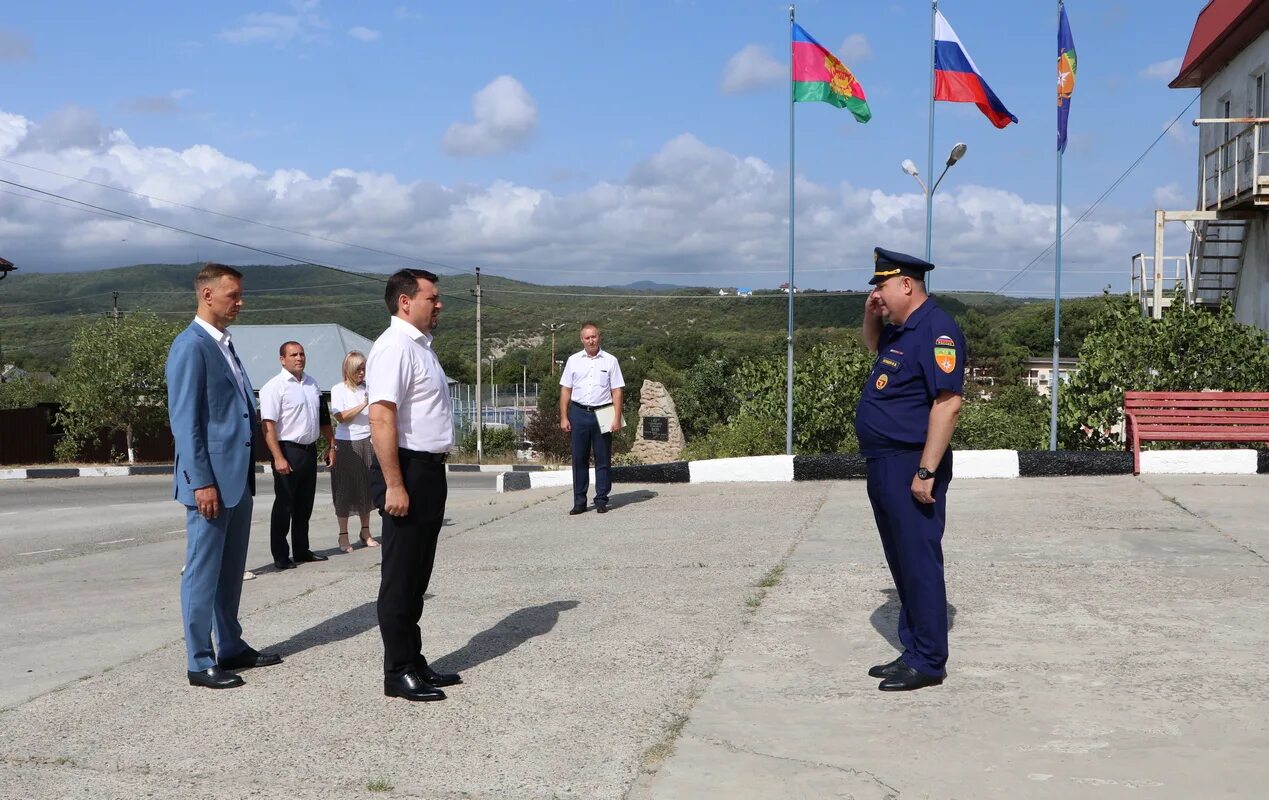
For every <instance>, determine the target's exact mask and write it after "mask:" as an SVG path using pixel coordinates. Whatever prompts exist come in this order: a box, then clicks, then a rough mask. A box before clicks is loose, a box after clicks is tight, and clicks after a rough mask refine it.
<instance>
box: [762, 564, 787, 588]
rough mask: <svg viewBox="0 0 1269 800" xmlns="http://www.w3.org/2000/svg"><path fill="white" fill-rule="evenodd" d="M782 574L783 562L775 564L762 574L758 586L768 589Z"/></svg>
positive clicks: (776, 582)
mask: <svg viewBox="0 0 1269 800" xmlns="http://www.w3.org/2000/svg"><path fill="white" fill-rule="evenodd" d="M783 575H784V564H776V565H775V566H774V567H772V568H771V569H769V570H767V574H766V575H763V576H762V580H760V581H758V588H760V589H770V588H771V587H772V586H775V585H777V584H779V583H780V578H781V577H782V576H783Z"/></svg>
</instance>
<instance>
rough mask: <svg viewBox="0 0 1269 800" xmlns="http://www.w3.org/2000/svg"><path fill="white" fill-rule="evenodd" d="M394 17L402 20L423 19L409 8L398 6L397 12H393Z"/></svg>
mask: <svg viewBox="0 0 1269 800" xmlns="http://www.w3.org/2000/svg"><path fill="white" fill-rule="evenodd" d="M393 16H395V17H396V18H397V19H401V20H406V19H423V15H422V14H420V13H419V12H417V11H415V10H414V9H412V8H410V7H409V6H397V8H396V11H394V12H393Z"/></svg>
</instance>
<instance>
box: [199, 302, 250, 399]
mask: <svg viewBox="0 0 1269 800" xmlns="http://www.w3.org/2000/svg"><path fill="white" fill-rule="evenodd" d="M194 322H196V323H198V324H199V325H200V326H202V328H203V330H205V331H207V335H208V336H210V337H212V340H213V341H214V342H216V346H217V347H219V348H220V354H221V355H222V356H224V357H225V363H226V364H228V365H229V372H230V373H232V374H233V376H234V380H236V381H238V391H240V392H242V396H243V397H246V396H247V387H246V385H244V384H243V382H242V371H241V370H239V369H238V362H236V361H235V360H234V354H233V353H231V352H230V351H229V343H230V342H231V341H233V337H232V336H230V335H229V331H222V330H217V329H216V326H215V325H213V324H211V323H210V322H208V321H207V320H205V319H203V318H202V317H194Z"/></svg>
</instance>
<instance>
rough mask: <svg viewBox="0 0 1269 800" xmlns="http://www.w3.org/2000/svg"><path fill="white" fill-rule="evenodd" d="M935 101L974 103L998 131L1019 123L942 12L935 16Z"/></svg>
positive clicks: (936, 13) (935, 13) (936, 12)
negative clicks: (979, 69) (988, 83)
mask: <svg viewBox="0 0 1269 800" xmlns="http://www.w3.org/2000/svg"><path fill="white" fill-rule="evenodd" d="M934 99H935V100H946V101H947V102H949V103H973V104H974V105H976V106H978V109H979V110H980V111H982V112H983V113H984V114H986V115H987V119H989V120H991V124H992V125H995V126H996V127H997V128H1003V127H1005V126H1006V125H1008V124H1009V123H1011V122H1017V121H1018V118H1017V117H1015V116H1014V115H1013V114H1010V113H1009V109H1007V108H1005V104H1004V103H1002V102H1000V98H999V97H996V93H995V92H993V91H992V90H991V87H990V86H988V85H987V81H985V80H983V75H982V73H981V72H979V71H978V66H977V65H976V64H975V63H974V59H972V58H970V57H969V53H968V52H967V51H966V50H965V46H964V45H962V44H961V40H960V38H959V37H958V36H957V35H956V31H954V30H952V26H951V25H949V24H947V18H946V17H944V16H943V12H942V11H935V12H934Z"/></svg>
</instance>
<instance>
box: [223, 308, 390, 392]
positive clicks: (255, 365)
mask: <svg viewBox="0 0 1269 800" xmlns="http://www.w3.org/2000/svg"><path fill="white" fill-rule="evenodd" d="M229 333H230V334H232V335H233V339H234V350H235V351H237V353H238V358H240V359H241V360H242V366H243V368H244V369H246V370H247V377H249V378H250V379H251V385H252V386H253V387H255V390H256V391H257V392H259V391H260V387H261V386H264V384H265V383H266V382H267V381H268V380H269V379H270V378H272V377H273V376H274V375H277V374H278V373H279V372H281V371H282V362H280V361H279V360H278V348H280V347H281V346H282V343H283V342H299V343H300V344H302V345H304V356H305V362H306V363H305V365H304V371H305V372H306V373H308V374H309V375H311V376H312V378H313V380H315V381H317V385H318V386H319V387H320V388H321V390H322V392H323V393H328V392H330V387H332V386H334V385H335V384H337V383H339V382H340V381H342V380H343V379H344V375H343V366H344V356H345V355H347V354H348V353H349V351H352V350H359V351H361V352H362V353H364V354H366V355H370V346H371V345H373V344H374V342H372V341H370V340H369V339H367V338H366V337H364V336H362V335H361V334H358V333H354V332H352V331H350V330H348V329H347V328H345V327H344V326H342V325H335V324H334V323H327V324H320V325H234V326H232V327H231V328H230V329H229Z"/></svg>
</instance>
